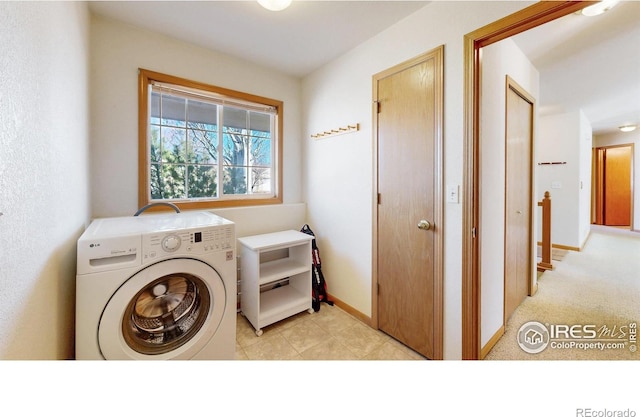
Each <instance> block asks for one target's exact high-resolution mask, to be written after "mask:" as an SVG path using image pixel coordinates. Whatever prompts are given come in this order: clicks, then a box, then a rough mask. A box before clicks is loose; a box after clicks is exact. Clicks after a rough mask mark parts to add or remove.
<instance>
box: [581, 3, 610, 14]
mask: <svg viewBox="0 0 640 417" xmlns="http://www.w3.org/2000/svg"><path fill="white" fill-rule="evenodd" d="M618 1H619V0H602V1H601V2H599V3H596V4H594V5H592V6H589V7H585V8H584V9H582V10H581V11H580V13H582V15H584V16H598V15H600V14H602V13H604V12H606V11H607V10H611V9H613V7H614V6H615V5H616V4H618Z"/></svg>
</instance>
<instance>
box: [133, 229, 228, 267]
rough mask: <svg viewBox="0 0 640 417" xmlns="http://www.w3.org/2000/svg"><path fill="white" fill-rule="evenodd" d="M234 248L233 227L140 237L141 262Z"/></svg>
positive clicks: (189, 230)
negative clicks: (169, 256)
mask: <svg viewBox="0 0 640 417" xmlns="http://www.w3.org/2000/svg"><path fill="white" fill-rule="evenodd" d="M234 248H235V242H234V230H233V225H221V226H212V227H202V228H198V229H186V230H179V231H163V232H157V233H149V234H145V235H143V236H142V252H143V253H142V262H143V263H144V262H150V261H154V260H156V259H159V258H163V257H165V256H168V255H171V256H175V255H179V254H184V255H188V254H203V253H210V252H219V251H229V250H233V249H234Z"/></svg>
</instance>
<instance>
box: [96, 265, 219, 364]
mask: <svg viewBox="0 0 640 417" xmlns="http://www.w3.org/2000/svg"><path fill="white" fill-rule="evenodd" d="M225 303H226V294H225V288H224V284H223V282H222V279H221V278H220V276H219V275H218V273H217V272H216V270H215V269H213V268H212V267H211V266H209V265H208V264H206V263H204V262H201V261H198V260H194V259H170V260H166V261H162V262H158V263H156V264H153V265H151V266H149V267H148V268H145V269H143V270H141V271H139V272H138V273H136V274H135V275H133V276H132V277H131V278H129V279H128V280H127V281H126V282H125V283H124V284H123V285H122V286H120V288H118V290H117V291H116V292H115V293H114V294H113V296H112V297H111V299H110V300H109V303H108V304H107V306H106V307H105V309H104V311H103V313H102V317H101V319H100V326H99V329H98V340H99V344H100V350H101V351H102V354H103V356H104V357H105V358H106V359H126V358H131V359H145V358H146V359H170V358H176V359H177V358H187V359H188V358H189V357H191V356H193V355H195V354H196V353H197V352H198V351H200V350H201V349H202V347H203V346H204V345H205V344H206V343H207V342H208V341H209V340H210V339H211V337H212V336H213V334H215V331H216V330H217V328H218V326H219V325H220V323H221V321H222V318H223V315H224V308H225Z"/></svg>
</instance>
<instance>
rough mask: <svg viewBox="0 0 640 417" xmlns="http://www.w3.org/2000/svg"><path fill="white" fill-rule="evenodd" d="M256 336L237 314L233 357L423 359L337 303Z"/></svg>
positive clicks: (298, 315) (269, 328)
mask: <svg viewBox="0 0 640 417" xmlns="http://www.w3.org/2000/svg"><path fill="white" fill-rule="evenodd" d="M262 330H263V334H262V336H260V337H258V336H256V334H255V330H254V329H253V327H252V326H251V324H250V323H249V321H248V320H247V319H246V318H245V317H244V316H242V315H241V314H238V320H237V333H236V359H241V360H242V359H244V360H424V359H425V358H424V357H423V356H421V355H419V354H418V353H416V352H414V351H413V350H411V349H409V348H408V347H406V346H404V345H403V344H401V343H399V342H397V341H396V340H394V339H392V338H391V337H389V336H387V335H386V334H384V333H382V332H379V331H377V330H374V329H372V328H371V327H369V326H367V325H366V324H364V323H362V322H361V321H359V320H358V319H356V318H354V317H353V316H351V315H350V314H348V313H346V312H345V311H343V310H342V309H340V308H339V307H337V306H329V305H327V304H322V305H321V306H320V311H318V312H316V313H313V314H309V313H307V312H302V313H299V314H297V315H295V316H292V317H290V318H288V319H285V320H282V321H280V322H277V323H274V324H272V325H270V326H267V327H265V328H264V329H262Z"/></svg>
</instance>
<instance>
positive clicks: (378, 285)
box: [377, 282, 380, 294]
mask: <svg viewBox="0 0 640 417" xmlns="http://www.w3.org/2000/svg"><path fill="white" fill-rule="evenodd" d="M377 287H378V288H377V291H378V294H380V283H379V282H378V283H377Z"/></svg>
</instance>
